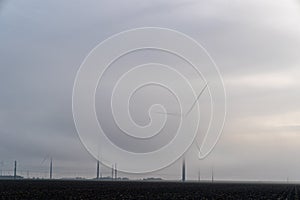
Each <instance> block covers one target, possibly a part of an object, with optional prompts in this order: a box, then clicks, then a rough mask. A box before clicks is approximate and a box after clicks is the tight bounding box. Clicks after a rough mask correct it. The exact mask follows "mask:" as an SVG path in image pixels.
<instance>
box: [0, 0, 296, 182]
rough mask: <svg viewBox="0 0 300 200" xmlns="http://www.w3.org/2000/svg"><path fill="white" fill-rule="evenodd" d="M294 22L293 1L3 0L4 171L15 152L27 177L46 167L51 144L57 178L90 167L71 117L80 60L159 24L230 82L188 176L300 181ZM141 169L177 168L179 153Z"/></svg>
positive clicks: (176, 172) (168, 172)
mask: <svg viewBox="0 0 300 200" xmlns="http://www.w3.org/2000/svg"><path fill="white" fill-rule="evenodd" d="M299 24H300V2H299V1H296V0H285V1H283V0H275V1H274V0H263V1H262V0H246V1H239V0H223V1H221V0H207V1H206V0H204V1H174V0H172V1H171V0H169V1H168V0H166V1H158V0H157V1H156V0H155V1H138V0H136V1H134V0H130V1H111V0H107V1H105V0H101V1H83V0H82V1H80V0H72V1H70V0H66V1H59V0H55V1H54V0H51V1H50V0H48V1H38V0H27V1H14V0H10V1H5V0H4V1H0V27H1V28H0V136H1V137H0V161H1V162H0V167H1V169H2V172H3V173H11V172H10V171H7V170H11V169H12V163H13V161H14V160H18V162H19V169H20V170H22V171H21V173H23V175H24V176H26V171H29V172H30V173H31V176H45V174H46V172H47V167H48V163H47V162H48V161H47V157H49V155H51V156H52V157H53V158H54V161H55V162H54V166H55V170H54V173H55V176H56V177H62V176H86V177H92V176H94V174H95V160H94V158H93V157H92V156H91V155H90V154H89V153H88V152H87V151H86V150H85V148H84V146H83V145H82V144H81V142H80V140H79V137H78V135H77V133H76V129H75V125H74V122H73V118H72V89H73V83H74V80H75V76H76V73H77V70H78V69H79V66H80V64H81V63H82V61H83V59H84V58H85V56H86V55H87V54H88V53H89V52H90V51H91V49H92V48H94V47H95V46H96V45H97V44H98V43H99V42H101V41H103V40H105V39H106V38H108V37H109V36H111V35H113V34H116V33H118V32H120V31H124V30H127V29H131V28H137V27H145V26H155V27H165V28H170V29H174V30H178V31H180V32H183V33H185V34H187V35H189V36H191V37H192V38H194V39H195V40H197V41H198V42H199V43H201V44H202V45H203V46H204V47H205V48H206V49H207V51H208V52H209V53H210V55H211V56H212V57H213V59H214V60H215V62H216V63H217V64H218V66H219V69H220V72H221V74H222V76H223V79H224V83H225V87H226V91H227V104H228V105H227V109H228V115H227V119H226V125H225V127H224V131H223V134H222V137H221V138H220V141H219V143H218V145H217V146H216V148H215V149H214V151H213V152H212V154H210V155H209V157H207V158H206V159H205V160H201V161H199V160H198V159H197V149H196V147H195V146H192V147H191V149H190V150H189V152H188V155H187V169H188V173H187V176H188V179H197V173H198V169H199V166H200V168H201V176H202V178H203V179H209V177H210V171H211V168H212V166H213V167H214V169H215V177H216V178H217V179H218V178H219V179H234V180H286V178H287V177H289V179H290V180H300V172H299V168H300V159H299V156H298V155H299V152H300V135H299V134H300V110H299V108H300V103H299V102H300V93H299V88H300V56H299V52H300V26H299ZM45 158H46V161H43V160H44V159H45ZM3 170H4V171H3ZM103 174H104V175H109V174H110V169H108V168H104V169H103ZM123 175H124V176H132V175H130V174H123ZM147 176H162V177H164V178H169V179H178V178H179V177H180V161H178V162H176V163H174V164H173V165H172V166H170V167H168V168H166V169H164V170H161V171H158V172H155V173H152V174H150V175H147ZM132 177H133V176H132ZM134 177H139V176H134Z"/></svg>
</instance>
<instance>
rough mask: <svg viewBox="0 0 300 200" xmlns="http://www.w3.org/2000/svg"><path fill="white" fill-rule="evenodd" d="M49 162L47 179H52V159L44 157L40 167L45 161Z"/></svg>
mask: <svg viewBox="0 0 300 200" xmlns="http://www.w3.org/2000/svg"><path fill="white" fill-rule="evenodd" d="M48 159H49V161H50V164H49V179H52V173H53V159H52V157H51V156H50V155H49V154H48V155H47V156H45V157H44V159H43V160H42V162H41V165H42V164H44V162H45V161H46V160H48Z"/></svg>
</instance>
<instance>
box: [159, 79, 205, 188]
mask: <svg viewBox="0 0 300 200" xmlns="http://www.w3.org/2000/svg"><path fill="white" fill-rule="evenodd" d="M207 86H208V83H206V84H205V86H204V87H203V88H202V90H201V91H200V93H199V95H198V96H197V98H196V99H195V101H194V102H193V103H192V105H191V106H190V108H189V109H188V110H187V112H186V113H184V114H182V113H169V112H156V113H158V114H164V115H170V116H177V117H183V118H185V117H187V116H188V115H189V114H190V113H191V112H192V110H193V109H194V107H195V105H196V103H197V102H198V101H199V99H200V97H201V95H202V94H203V93H204V91H205V89H206V88H207ZM196 145H197V148H198V149H199V152H200V154H201V148H200V146H199V144H198V142H197V141H196ZM185 164H186V163H185V156H183V157H182V172H181V173H182V178H181V180H182V182H184V181H185V180H186V177H185V176H186V171H185Z"/></svg>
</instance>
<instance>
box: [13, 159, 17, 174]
mask: <svg viewBox="0 0 300 200" xmlns="http://www.w3.org/2000/svg"><path fill="white" fill-rule="evenodd" d="M16 178H17V161H16V160H15V168H14V179H16Z"/></svg>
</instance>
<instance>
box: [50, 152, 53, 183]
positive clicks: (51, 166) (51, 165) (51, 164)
mask: <svg viewBox="0 0 300 200" xmlns="http://www.w3.org/2000/svg"><path fill="white" fill-rule="evenodd" d="M52 168H53V163H52V157H51V158H50V179H52Z"/></svg>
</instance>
